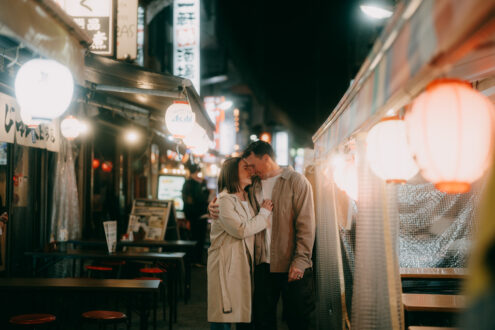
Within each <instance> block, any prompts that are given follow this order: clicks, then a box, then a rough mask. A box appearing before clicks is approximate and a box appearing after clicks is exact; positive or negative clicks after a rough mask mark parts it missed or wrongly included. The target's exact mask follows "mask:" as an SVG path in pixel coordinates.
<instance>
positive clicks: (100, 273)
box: [84, 265, 113, 278]
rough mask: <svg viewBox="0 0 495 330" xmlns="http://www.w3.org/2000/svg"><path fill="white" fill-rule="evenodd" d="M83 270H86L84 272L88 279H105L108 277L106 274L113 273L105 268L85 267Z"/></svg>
mask: <svg viewBox="0 0 495 330" xmlns="http://www.w3.org/2000/svg"><path fill="white" fill-rule="evenodd" d="M84 268H86V270H87V271H88V277H98V278H105V277H108V274H110V273H112V271H113V268H112V267H106V266H92V265H87V266H85V267H84ZM97 274H98V275H97ZM95 275H97V276H95Z"/></svg>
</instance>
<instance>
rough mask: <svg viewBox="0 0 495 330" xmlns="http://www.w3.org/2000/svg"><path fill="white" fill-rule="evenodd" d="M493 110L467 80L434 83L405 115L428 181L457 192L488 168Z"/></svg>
mask: <svg viewBox="0 0 495 330" xmlns="http://www.w3.org/2000/svg"><path fill="white" fill-rule="evenodd" d="M494 115H495V114H494V107H493V105H492V104H491V102H490V101H489V99H488V98H486V97H485V96H484V95H482V94H481V93H479V92H478V91H476V90H474V89H473V88H472V87H471V85H470V84H469V83H467V82H464V81H461V80H454V79H439V80H435V81H433V82H432V83H430V84H429V85H428V86H427V88H426V90H425V91H424V92H423V93H422V94H421V95H419V96H418V97H417V98H416V99H415V101H414V103H413V105H412V109H411V111H409V112H408V113H407V114H406V124H407V131H408V136H409V143H410V146H411V150H412V152H413V153H414V154H415V156H416V161H417V163H418V166H419V167H420V169H421V171H422V175H423V177H424V178H425V179H427V180H428V181H430V182H433V183H434V184H435V187H436V188H437V189H438V190H440V191H443V192H446V193H452V194H458V193H465V192H468V191H469V190H470V187H471V183H472V182H474V181H476V180H477V179H478V178H480V177H481V176H482V175H483V173H484V172H485V170H486V169H487V167H488V165H489V163H490V160H491V152H492V149H493V139H494V136H493V133H494Z"/></svg>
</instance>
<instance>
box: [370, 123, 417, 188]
mask: <svg viewBox="0 0 495 330" xmlns="http://www.w3.org/2000/svg"><path fill="white" fill-rule="evenodd" d="M366 144H367V146H366V155H367V158H368V162H369V164H370V167H371V170H372V171H373V173H375V174H376V175H377V176H378V177H380V178H381V179H383V180H385V181H386V182H387V183H390V182H394V183H404V182H406V181H407V180H409V179H410V178H412V177H413V176H414V175H416V173H418V171H419V168H418V166H417V165H416V163H415V162H414V159H413V157H412V154H411V152H410V150H409V145H408V143H407V134H406V124H405V122H404V120H402V119H400V118H399V117H398V116H394V117H388V118H384V119H383V120H382V121H380V122H379V123H378V124H376V125H375V126H373V128H372V129H371V130H370V131H369V132H368V136H367V137H366Z"/></svg>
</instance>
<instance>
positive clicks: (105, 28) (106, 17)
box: [55, 0, 137, 56]
mask: <svg viewBox="0 0 495 330" xmlns="http://www.w3.org/2000/svg"><path fill="white" fill-rule="evenodd" d="M55 2H56V3H58V4H59V5H60V6H61V7H62V9H64V11H65V12H66V13H67V14H68V15H69V16H72V18H73V19H74V22H76V24H77V25H79V27H80V28H81V29H83V30H84V31H86V32H87V33H88V35H89V36H90V37H91V39H93V43H92V44H91V46H90V47H89V49H90V50H91V52H93V53H95V54H99V55H109V56H112V55H113V52H114V49H113V48H114V47H113V43H114V40H113V34H114V14H113V13H114V2H113V0H84V1H81V0H55ZM136 15H137V12H136Z"/></svg>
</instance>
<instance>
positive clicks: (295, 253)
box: [209, 141, 316, 330]
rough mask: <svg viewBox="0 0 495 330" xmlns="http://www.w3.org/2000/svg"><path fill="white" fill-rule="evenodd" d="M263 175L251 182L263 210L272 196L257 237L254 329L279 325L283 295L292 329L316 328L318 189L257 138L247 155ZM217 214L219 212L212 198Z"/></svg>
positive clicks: (254, 199) (252, 199)
mask: <svg viewBox="0 0 495 330" xmlns="http://www.w3.org/2000/svg"><path fill="white" fill-rule="evenodd" d="M242 158H243V160H244V161H245V162H246V163H247V164H248V165H249V166H250V167H251V168H252V170H253V172H254V175H256V177H257V178H258V179H255V180H253V184H252V185H251V187H250V188H249V199H250V203H251V205H252V206H253V208H254V209H255V210H259V208H260V204H261V202H262V201H263V199H271V200H272V201H273V205H274V207H273V215H272V220H271V226H270V227H269V228H267V230H265V231H262V232H261V233H259V234H257V235H256V237H255V253H254V255H255V264H256V266H255V270H254V299H253V313H254V315H253V320H254V325H255V329H256V330H259V329H270V330H273V329H276V328H277V320H276V313H277V303H278V300H279V297H280V295H282V300H283V306H284V315H285V318H286V320H287V324H288V325H289V329H315V328H316V326H315V321H316V320H315V292H314V290H315V289H314V279H313V271H312V261H311V253H312V249H313V244H314V239H315V215H314V205H313V192H312V189H311V185H310V183H309V181H308V180H307V179H306V178H305V177H304V176H302V175H301V174H299V173H297V172H295V171H294V170H293V169H292V168H290V167H288V168H281V167H280V166H279V165H278V164H277V163H276V161H275V154H274V152H273V149H272V147H271V146H270V144H268V143H266V142H264V141H257V142H254V143H252V144H250V145H249V146H248V147H247V149H246V150H245V151H244V153H243V155H242ZM209 209H210V214H211V216H212V217H214V218H215V216H216V215H217V214H218V211H217V210H216V207H215V206H214V205H212V204H210V207H209Z"/></svg>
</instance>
